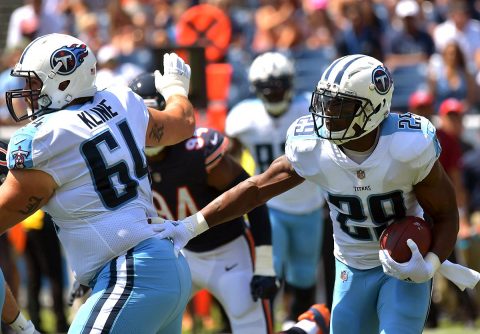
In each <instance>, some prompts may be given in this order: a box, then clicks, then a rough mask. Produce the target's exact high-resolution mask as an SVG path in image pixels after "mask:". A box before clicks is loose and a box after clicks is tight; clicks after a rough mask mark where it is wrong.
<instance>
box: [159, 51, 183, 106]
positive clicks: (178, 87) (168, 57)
mask: <svg viewBox="0 0 480 334" xmlns="http://www.w3.org/2000/svg"><path fill="white" fill-rule="evenodd" d="M154 75H155V88H156V89H157V91H158V92H159V93H160V94H162V95H163V97H164V98H165V101H168V98H169V97H170V96H172V95H182V96H185V97H187V96H188V90H189V87H190V75H191V70H190V66H189V65H188V64H185V62H184V61H183V59H182V58H180V57H179V56H177V55H176V54H175V53H170V54H168V53H166V54H164V55H163V75H162V74H160V71H159V70H156V71H155V72H154Z"/></svg>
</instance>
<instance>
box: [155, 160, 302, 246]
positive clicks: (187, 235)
mask: <svg viewBox="0 0 480 334" xmlns="http://www.w3.org/2000/svg"><path fill="white" fill-rule="evenodd" d="M304 180H305V179H304V178H302V177H301V176H300V175H298V174H297V173H296V172H295V170H294V169H293V167H292V165H291V164H290V162H288V160H287V158H286V157H285V156H284V155H283V156H281V157H279V158H277V159H276V160H275V161H274V162H273V163H272V164H271V165H270V167H269V168H268V169H267V170H266V171H265V172H264V173H262V174H260V175H256V176H252V177H250V178H248V179H246V180H245V181H242V182H240V183H239V184H238V185H236V186H235V187H233V188H231V189H230V190H228V191H226V192H225V193H223V194H222V195H220V196H219V197H217V198H216V199H215V200H214V201H212V202H211V203H210V204H208V205H207V206H206V207H205V208H203V209H202V210H200V211H199V212H197V213H196V214H194V215H193V216H189V217H187V218H185V219H184V220H182V221H181V222H180V223H177V222H169V221H167V222H165V223H161V224H154V225H152V229H153V230H154V231H155V232H160V233H159V237H160V238H171V239H173V243H174V245H175V248H176V250H177V251H179V250H180V249H182V248H183V247H184V246H185V245H186V244H187V243H188V241H189V240H190V239H192V238H193V237H196V236H197V235H199V234H200V233H202V232H204V231H206V230H207V229H208V228H210V227H213V226H216V225H218V224H221V223H224V222H226V221H229V220H232V219H234V218H237V217H240V216H242V215H243V214H245V213H247V212H249V211H250V210H252V209H254V208H256V207H257V206H259V205H261V204H264V203H265V202H266V201H268V200H269V199H270V198H272V197H275V196H277V195H279V194H281V193H283V192H285V191H287V190H289V189H292V188H293V187H295V186H297V185H299V184H300V183H302V182H303V181H304ZM159 220H160V222H162V221H163V220H161V219H155V218H154V219H151V220H150V222H151V223H156V222H158V221H159Z"/></svg>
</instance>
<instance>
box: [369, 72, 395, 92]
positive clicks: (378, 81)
mask: <svg viewBox="0 0 480 334" xmlns="http://www.w3.org/2000/svg"><path fill="white" fill-rule="evenodd" d="M372 82H373V84H374V86H375V90H376V91H377V92H378V93H379V94H381V95H385V94H387V93H388V91H389V90H390V88H391V87H392V77H391V76H390V73H389V72H388V70H387V69H385V68H383V67H382V66H378V67H377V68H375V69H374V70H373V72H372Z"/></svg>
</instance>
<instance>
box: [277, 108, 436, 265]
mask: <svg viewBox="0 0 480 334" xmlns="http://www.w3.org/2000/svg"><path fill="white" fill-rule="evenodd" d="M440 151H441V148H440V145H439V143H438V140H437V138H436V134H435V128H434V126H433V125H432V124H431V123H430V122H429V121H428V120H427V119H425V118H423V117H420V116H417V115H412V114H390V115H389V116H388V118H386V119H385V120H384V121H383V122H382V124H381V126H380V135H379V139H378V143H377V146H376V147H375V149H374V151H373V152H372V154H371V155H370V156H369V157H368V158H367V159H366V160H365V161H363V162H362V163H361V164H357V163H355V162H353V161H352V160H350V159H349V158H348V157H347V156H346V155H345V154H344V153H343V152H342V150H340V148H339V147H338V146H337V145H335V144H333V143H331V142H330V141H328V140H326V139H321V138H319V137H317V136H316V134H315V133H314V129H313V119H312V117H311V116H304V117H301V118H299V119H298V120H296V121H295V122H294V123H293V124H292V126H291V127H290V128H289V130H288V134H287V144H286V156H287V159H288V160H289V161H290V163H291V164H292V165H293V167H294V168H295V171H296V172H297V173H298V174H299V175H301V176H302V177H304V178H305V179H307V180H310V181H312V182H314V183H316V184H317V185H319V186H320V187H321V189H322V191H323V194H324V196H325V199H326V200H327V203H328V206H329V208H330V217H331V219H332V221H333V232H334V242H335V244H334V245H335V246H334V254H335V256H336V257H337V258H338V259H339V260H340V261H342V262H343V263H345V264H347V265H349V266H352V267H354V268H357V269H369V268H373V267H375V266H379V265H380V261H379V259H378V250H379V241H378V240H379V237H380V234H381V233H382V231H383V230H384V229H385V227H386V224H387V222H389V221H391V220H392V219H393V218H395V217H403V216H419V217H422V215H423V210H422V208H421V207H420V205H419V203H418V201H417V198H416V196H415V193H414V191H413V186H414V185H415V184H417V183H419V182H420V181H422V180H423V179H424V178H425V177H426V176H427V175H428V173H429V172H430V170H431V168H432V166H433V164H434V163H435V161H436V160H437V158H438V156H439V155H440Z"/></svg>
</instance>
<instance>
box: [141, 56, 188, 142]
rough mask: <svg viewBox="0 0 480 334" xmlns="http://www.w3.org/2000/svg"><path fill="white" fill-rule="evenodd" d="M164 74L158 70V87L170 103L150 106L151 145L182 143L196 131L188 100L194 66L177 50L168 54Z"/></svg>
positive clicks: (148, 129) (164, 61)
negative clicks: (155, 106) (186, 61)
mask: <svg viewBox="0 0 480 334" xmlns="http://www.w3.org/2000/svg"><path fill="white" fill-rule="evenodd" d="M163 68H164V74H163V75H162V74H160V72H159V71H158V70H157V71H155V73H154V74H155V87H156V89H157V91H158V92H159V93H160V94H162V95H163V97H164V98H165V101H166V103H167V105H166V107H165V110H162V111H160V110H157V109H154V108H148V112H149V114H150V117H149V121H148V127H147V133H146V145H147V146H167V145H173V144H176V143H179V142H180V141H182V140H185V139H187V138H189V137H191V136H192V134H193V131H194V130H195V115H194V113H193V107H192V104H191V103H190V101H189V100H188V98H187V96H188V91H189V87H190V66H189V65H188V64H185V62H184V61H183V60H182V59H181V58H180V57H178V56H177V55H176V54H175V53H171V54H165V55H164V58H163Z"/></svg>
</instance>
